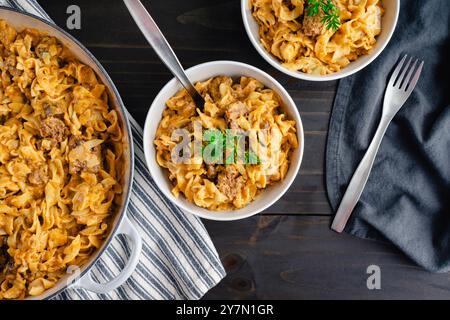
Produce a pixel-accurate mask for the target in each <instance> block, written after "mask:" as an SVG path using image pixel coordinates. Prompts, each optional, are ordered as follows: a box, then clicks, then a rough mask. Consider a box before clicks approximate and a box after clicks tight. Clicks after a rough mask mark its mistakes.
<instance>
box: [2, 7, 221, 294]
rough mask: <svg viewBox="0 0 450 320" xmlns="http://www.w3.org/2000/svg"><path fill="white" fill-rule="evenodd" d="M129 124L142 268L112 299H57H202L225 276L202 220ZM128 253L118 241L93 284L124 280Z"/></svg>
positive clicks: (132, 207)
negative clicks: (178, 196)
mask: <svg viewBox="0 0 450 320" xmlns="http://www.w3.org/2000/svg"><path fill="white" fill-rule="evenodd" d="M0 6H7V7H12V8H15V9H18V10H23V11H26V12H29V13H31V14H34V15H37V16H39V17H41V18H44V19H47V20H49V21H52V20H51V19H50V17H49V16H48V15H47V13H45V11H44V10H43V9H42V8H41V7H40V5H39V4H38V3H37V2H36V1H35V0H0ZM0 18H1V17H0ZM130 121H131V127H132V132H133V138H134V148H135V161H136V163H135V170H136V171H135V174H134V183H133V192H132V195H131V199H130V204H129V207H128V217H129V218H130V220H131V221H132V222H133V223H134V225H135V226H136V227H137V229H138V230H139V232H140V234H141V236H142V240H143V248H142V256H141V258H140V261H139V264H138V266H137V268H136V270H135V272H134V273H133V275H132V276H131V278H130V279H129V280H128V281H127V282H126V283H125V284H124V285H123V286H121V287H120V288H118V289H117V290H115V291H114V292H111V293H109V294H107V295H101V294H94V293H92V292H88V291H86V290H82V289H67V290H66V291H64V292H62V293H61V294H59V295H58V296H57V297H56V299H83V300H89V299H91V300H100V299H123V300H124V299H159V300H162V299H199V298H201V297H202V296H203V295H204V294H205V293H206V292H207V291H208V290H209V289H211V288H212V287H214V286H215V285H216V284H217V283H218V282H219V281H220V280H221V279H222V278H223V277H224V275H225V271H224V269H223V266H222V264H221V262H220V259H219V257H218V254H217V251H216V249H215V248H214V245H213V244H212V242H211V239H210V237H209V235H208V233H207V231H206V229H205V227H204V226H203V224H202V223H201V221H200V219H198V218H196V217H194V216H192V215H189V214H184V213H183V212H182V211H181V210H180V209H178V208H177V207H176V206H174V205H173V204H172V203H171V202H170V201H169V200H168V199H167V198H166V197H165V196H164V195H162V193H161V192H160V191H159V190H158V187H157V186H156V184H155V183H154V181H153V180H152V178H151V177H150V175H149V173H148V171H147V169H146V165H145V162H144V152H143V148H142V145H143V144H142V128H141V127H140V126H139V125H138V124H137V122H136V121H135V120H134V119H133V118H132V117H131V116H130ZM129 251H130V249H129V247H128V244H127V241H126V239H125V238H124V237H118V238H116V239H115V240H113V242H112V243H111V244H110V246H109V247H108V249H107V250H106V251H105V253H104V254H103V255H102V256H101V258H100V260H99V262H97V264H96V265H95V266H94V268H93V270H92V276H93V279H94V280H96V281H99V282H104V281H107V280H108V279H111V278H112V277H113V276H114V275H117V274H119V272H120V270H122V268H123V266H124V264H125V262H126V257H127V256H128V255H129Z"/></svg>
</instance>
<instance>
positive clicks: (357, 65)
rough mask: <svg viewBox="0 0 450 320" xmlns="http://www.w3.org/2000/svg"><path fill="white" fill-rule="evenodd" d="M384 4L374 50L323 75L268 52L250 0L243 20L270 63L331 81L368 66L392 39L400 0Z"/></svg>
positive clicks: (243, 0)
mask: <svg viewBox="0 0 450 320" xmlns="http://www.w3.org/2000/svg"><path fill="white" fill-rule="evenodd" d="M383 6H384V8H385V10H386V11H385V14H384V16H383V19H382V31H381V34H380V35H379V36H378V38H377V43H376V44H375V47H374V48H373V49H372V52H371V53H370V54H368V55H364V56H361V57H359V58H358V59H357V60H355V61H353V62H352V63H350V64H349V65H348V66H346V67H345V68H342V70H340V71H338V72H336V73H333V74H328V75H324V76H321V75H314V74H307V73H304V72H300V71H292V70H289V69H287V68H285V67H283V66H282V64H281V62H280V61H279V60H277V59H276V58H275V57H274V56H272V55H271V54H270V53H269V52H267V50H266V49H265V48H264V47H263V45H262V44H261V41H260V36H259V26H258V23H257V22H256V20H255V18H254V17H253V16H252V11H251V8H250V2H249V0H241V11H242V20H243V22H244V27H245V31H246V32H247V35H248V37H249V38H250V41H251V43H252V44H253V46H254V47H255V49H256V51H258V53H259V54H260V55H261V56H262V57H263V58H264V59H265V60H266V61H267V62H268V63H270V64H271V65H272V66H273V67H274V68H276V69H278V70H279V71H281V72H283V73H285V74H287V75H289V76H291V77H294V78H298V79H302V80H309V81H330V80H337V79H341V78H345V77H348V76H349V75H352V74H354V73H356V72H358V71H360V70H361V69H363V68H365V67H367V66H368V65H369V64H370V63H371V62H372V61H373V60H375V58H377V57H378V56H379V55H380V53H381V52H382V51H383V50H384V48H385V47H386V46H387V44H388V43H389V40H391V37H392V34H393V33H394V31H395V27H396V25H397V20H398V15H399V12H400V0H384V1H383Z"/></svg>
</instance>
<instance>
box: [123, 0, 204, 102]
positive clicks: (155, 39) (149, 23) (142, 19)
mask: <svg viewBox="0 0 450 320" xmlns="http://www.w3.org/2000/svg"><path fill="white" fill-rule="evenodd" d="M123 2H124V3H125V5H126V7H127V8H128V11H130V14H131V16H132V17H133V19H134V21H135V22H136V24H137V26H138V27H139V29H140V30H141V32H142V33H143V34H144V36H145V38H146V39H147V41H148V42H149V43H150V45H151V46H152V47H153V49H154V50H155V52H156V54H157V55H158V56H159V58H160V59H161V60H162V62H163V63H164V64H165V65H166V66H167V68H169V70H170V71H171V72H172V74H173V75H174V76H175V77H176V78H177V79H178V80H179V81H180V82H181V84H182V85H183V87H184V88H186V90H187V91H188V92H189V94H190V95H191V96H192V97H193V98H194V101H195V99H196V98H198V99H201V100H202V98H201V97H197V95H198V93H197V90H196V89H195V87H194V86H193V85H192V82H191V81H190V80H189V78H188V77H187V75H186V73H185V72H184V70H183V67H182V66H181V63H180V61H179V60H178V58H177V56H176V55H175V53H174V52H173V50H172V48H171V47H170V45H169V43H168V42H167V40H166V38H165V37H164V35H163V34H162V32H161V30H159V28H158V26H157V24H156V23H155V21H154V20H153V18H152V17H151V16H150V14H149V13H148V11H147V9H145V7H144V5H143V4H142V3H141V2H140V1H139V0H124V1H123Z"/></svg>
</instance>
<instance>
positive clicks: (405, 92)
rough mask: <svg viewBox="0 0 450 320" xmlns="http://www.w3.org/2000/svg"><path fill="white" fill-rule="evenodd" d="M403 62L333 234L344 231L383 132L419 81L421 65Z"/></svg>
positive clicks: (394, 74) (343, 204)
mask: <svg viewBox="0 0 450 320" xmlns="http://www.w3.org/2000/svg"><path fill="white" fill-rule="evenodd" d="M406 60H407V55H405V56H404V57H403V58H402V60H401V61H400V62H399V63H398V65H397V67H396V68H395V70H394V73H393V74H392V76H391V79H390V81H389V84H388V86H387V89H386V93H385V95H384V103H383V112H382V115H381V120H380V124H379V125H378V129H377V131H376V133H375V136H374V138H373V140H372V142H371V143H370V146H369V148H368V149H367V151H366V154H365V155H364V158H363V159H362V160H361V163H360V164H359V166H358V168H357V169H356V171H355V173H354V174H353V177H352V180H351V181H350V184H349V186H348V188H347V191H346V192H345V194H344V197H343V199H342V201H341V204H340V205H339V209H338V211H337V213H336V216H335V218H334V220H333V224H332V225H331V229H333V230H335V231H336V232H339V233H340V232H342V231H343V230H344V228H345V225H346V224H347V221H348V219H349V218H350V215H351V214H352V211H353V209H354V208H355V206H356V204H357V203H358V201H359V198H360V197H361V194H362V192H363V190H364V187H365V185H366V182H367V180H368V178H369V175H370V171H371V170H372V166H373V163H374V161H375V157H376V155H377V152H378V149H379V147H380V144H381V141H382V140H383V137H384V134H385V133H386V129H387V128H388V126H389V124H390V123H391V121H392V119H393V118H394V117H395V115H396V114H397V112H398V111H399V110H400V108H401V107H402V106H403V105H404V104H405V102H406V100H408V98H409V96H410V95H411V93H412V92H413V90H414V88H415V87H416V84H417V81H418V80H419V77H420V73H421V72H422V68H423V65H424V62H423V61H419V60H417V59H413V58H412V57H410V58H409V59H408V62H407V63H406V65H405V61H406ZM413 60H414V62H413ZM417 65H418V66H417Z"/></svg>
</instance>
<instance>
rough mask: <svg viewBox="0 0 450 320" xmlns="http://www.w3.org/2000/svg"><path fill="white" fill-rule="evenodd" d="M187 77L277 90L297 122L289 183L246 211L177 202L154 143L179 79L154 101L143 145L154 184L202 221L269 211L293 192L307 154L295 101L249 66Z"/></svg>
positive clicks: (204, 67) (210, 66)
mask: <svg viewBox="0 0 450 320" xmlns="http://www.w3.org/2000/svg"><path fill="white" fill-rule="evenodd" d="M186 73H187V75H188V77H189V79H190V80H191V81H192V82H198V81H205V80H207V79H209V78H211V77H215V76H229V77H233V78H234V79H236V78H238V77H241V76H246V77H252V78H255V79H257V80H259V81H261V82H262V83H263V84H264V85H265V86H266V87H267V88H270V89H272V90H274V91H275V92H276V93H277V94H278V95H279V96H280V98H281V100H282V101H283V111H285V112H286V114H287V115H288V116H289V117H290V118H291V119H293V120H295V121H296V123H297V137H298V141H299V148H297V149H296V150H294V152H293V153H292V155H291V165H290V167H289V170H288V173H287V175H286V177H285V179H284V180H283V181H281V182H279V183H276V184H273V185H271V186H269V187H268V188H267V189H265V190H263V191H262V192H261V194H260V195H259V196H258V197H257V198H256V199H255V200H254V201H253V202H251V203H250V204H249V205H247V206H246V207H244V208H242V209H237V210H232V211H211V210H208V209H204V208H200V207H198V206H196V205H195V204H193V203H191V202H189V201H188V200H186V198H184V196H183V195H180V196H179V197H178V198H176V197H175V196H174V195H173V194H172V191H171V190H172V185H171V183H170V181H169V179H168V172H167V170H166V169H164V168H162V167H160V166H159V165H158V163H157V161H156V148H155V145H154V143H153V141H154V140H155V134H156V130H157V128H158V125H159V122H160V121H161V116H162V112H163V110H164V109H165V108H166V101H167V100H169V98H170V97H172V96H173V95H175V93H177V92H178V91H179V90H180V89H181V88H182V87H181V84H180V83H179V82H178V81H177V80H176V79H172V80H171V81H170V82H169V83H167V84H166V85H165V86H164V88H163V89H162V90H161V91H160V92H159V94H158V95H157V96H156V98H155V100H154V101H153V103H152V105H151V107H150V110H149V112H148V114H147V119H146V122H145V126H144V140H143V143H144V152H145V159H146V162H147V166H148V168H149V170H150V174H151V176H152V178H153V180H154V181H155V183H156V184H157V186H158V188H159V189H160V190H161V191H162V192H163V193H164V195H165V196H166V197H167V198H168V199H169V200H170V201H172V202H173V203H174V204H176V205H177V206H178V207H180V208H181V209H183V210H185V211H186V212H189V213H192V214H194V215H197V216H199V217H202V218H206V219H210V220H219V221H230V220H238V219H243V218H246V217H249V216H252V215H255V214H257V213H259V212H261V211H263V210H265V209H266V208H268V207H269V206H271V205H272V204H273V203H275V202H276V201H277V200H278V199H280V197H281V196H282V195H283V194H284V193H285V192H286V191H287V190H288V189H289V187H290V185H291V184H292V182H293V181H294V179H295V177H296V176H297V173H298V171H299V169H300V164H301V162H302V158H303V150H304V147H303V146H304V135H303V125H302V121H301V118H300V114H299V112H298V110H297V107H296V105H295V103H294V101H293V100H292V98H291V97H290V96H289V94H288V93H287V91H286V90H285V89H284V88H283V87H282V86H281V84H280V83H278V81H276V80H275V79H274V78H272V77H271V76H270V75H268V74H267V73H265V72H264V71H261V70H259V69H257V68H255V67H252V66H250V65H248V64H244V63H240V62H234V61H214V62H208V63H204V64H200V65H197V66H195V67H192V68H190V69H188V70H187V71H186Z"/></svg>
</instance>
